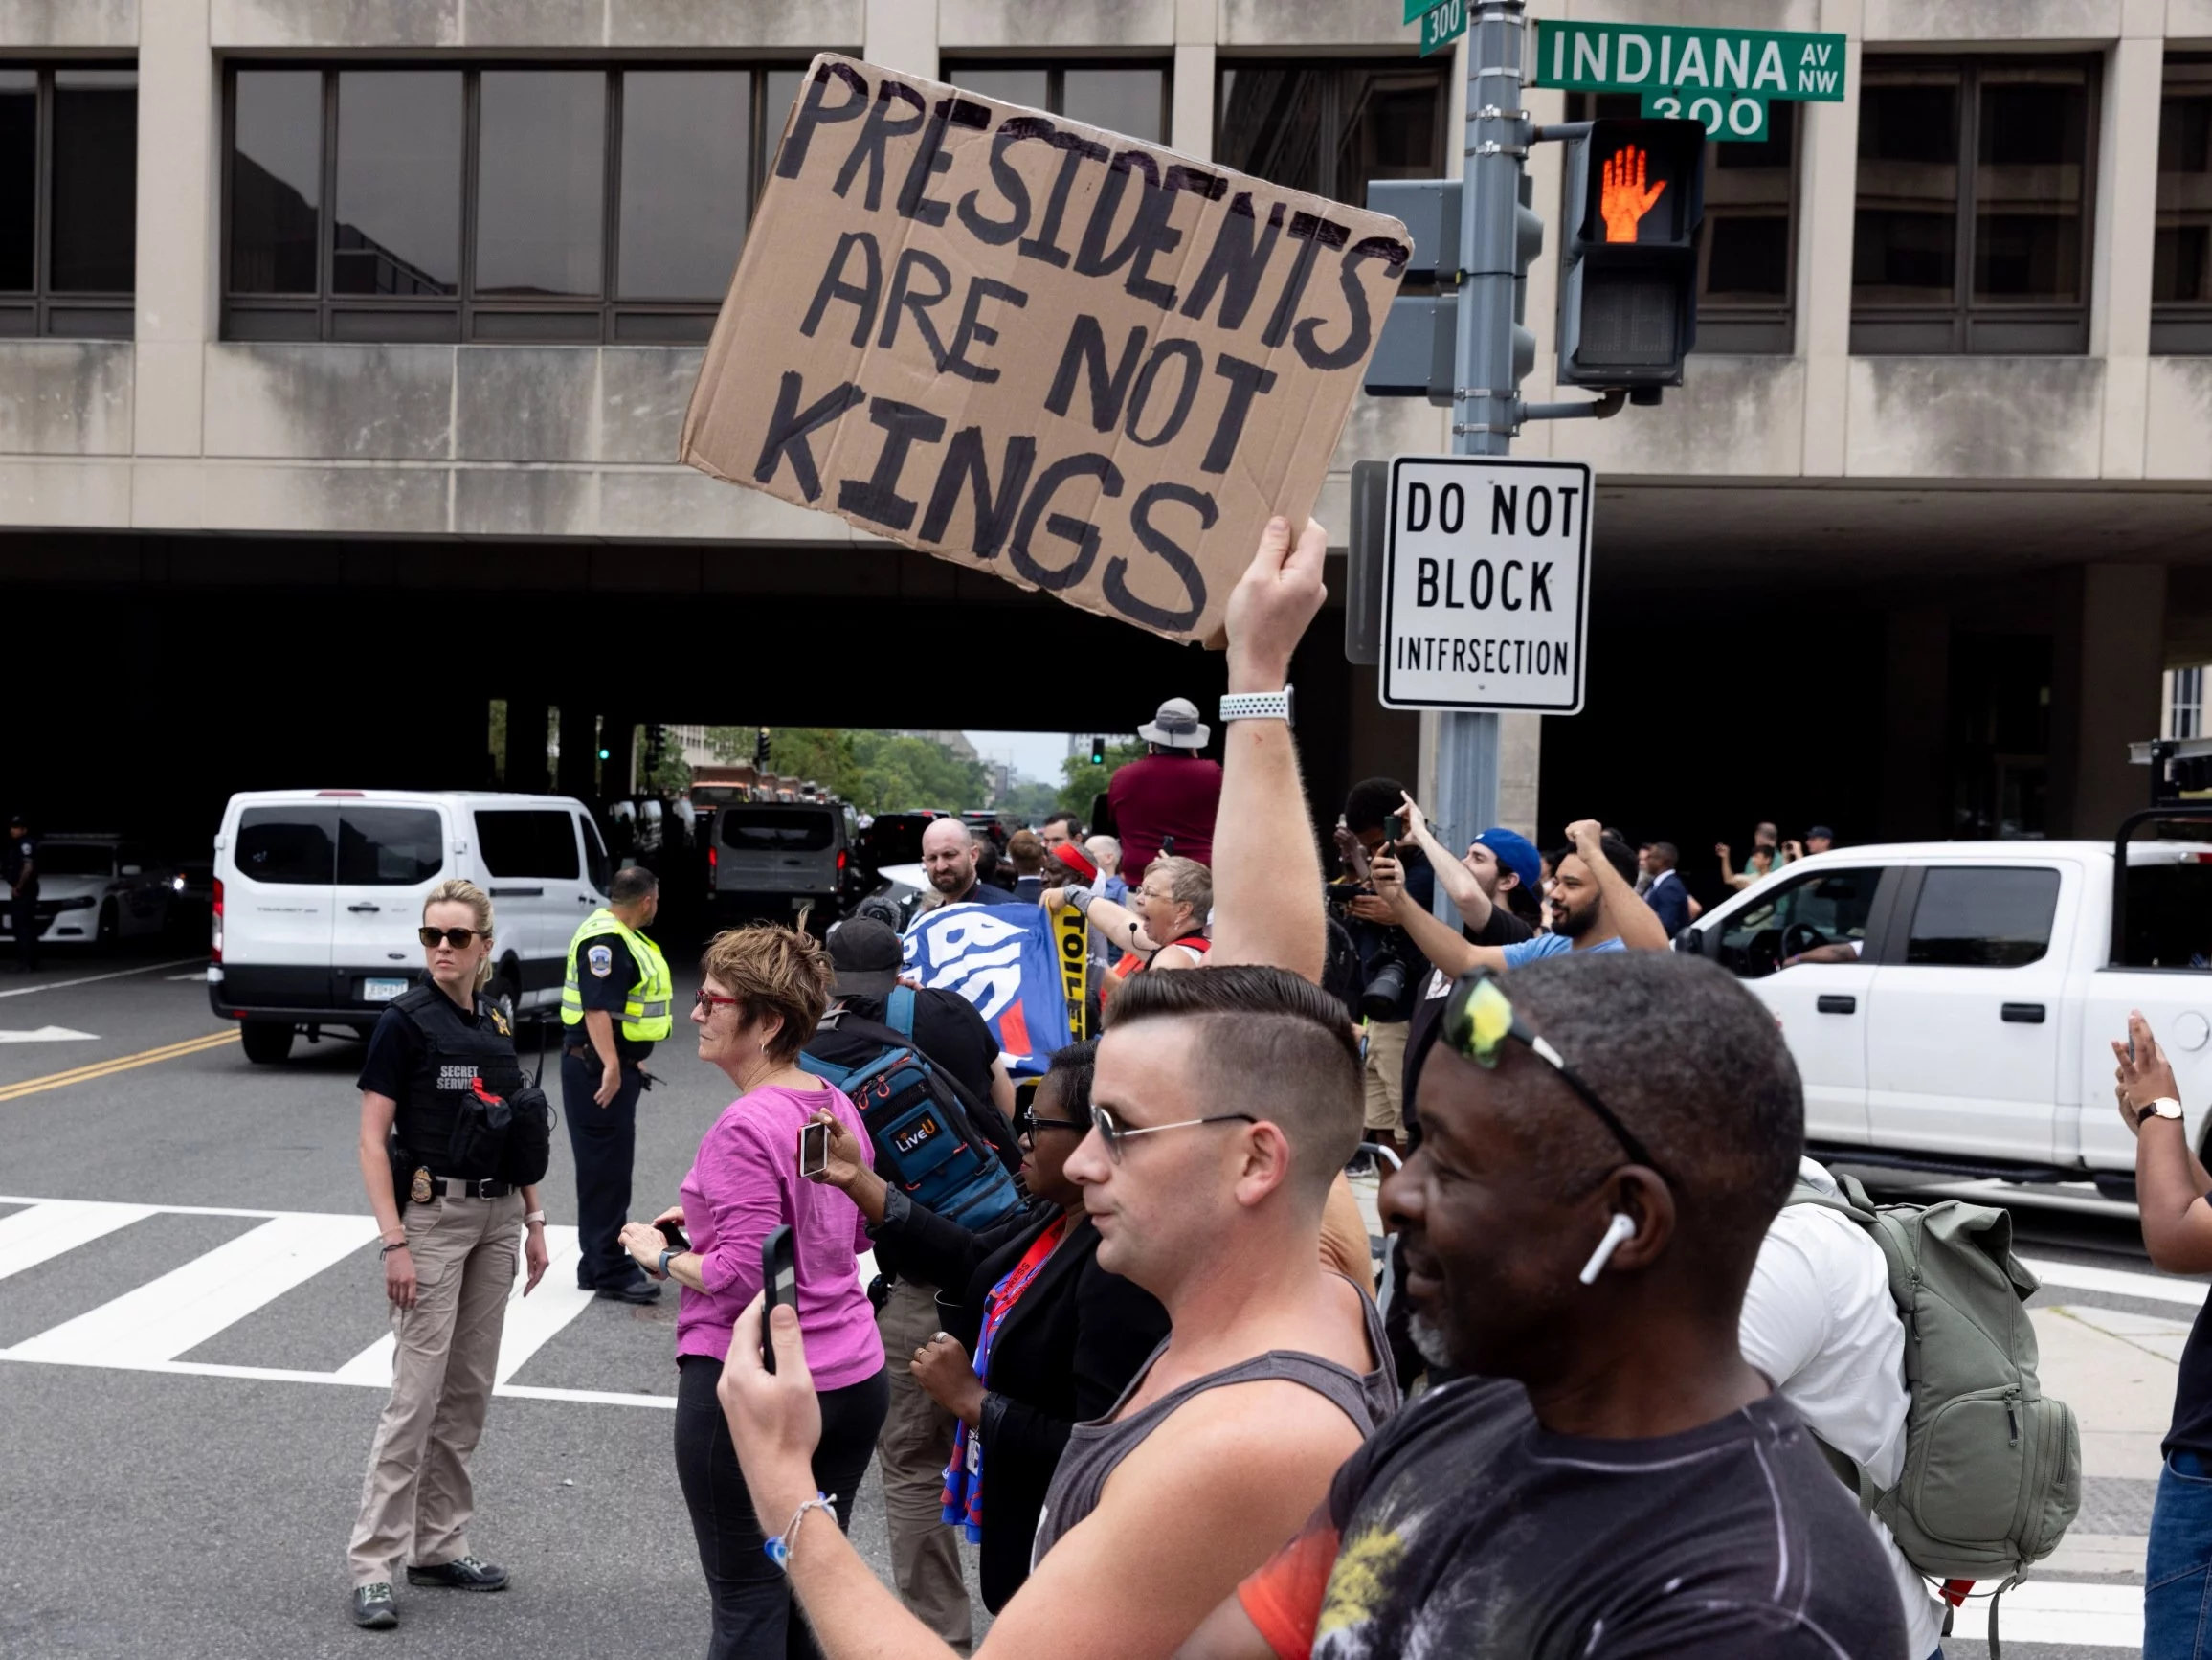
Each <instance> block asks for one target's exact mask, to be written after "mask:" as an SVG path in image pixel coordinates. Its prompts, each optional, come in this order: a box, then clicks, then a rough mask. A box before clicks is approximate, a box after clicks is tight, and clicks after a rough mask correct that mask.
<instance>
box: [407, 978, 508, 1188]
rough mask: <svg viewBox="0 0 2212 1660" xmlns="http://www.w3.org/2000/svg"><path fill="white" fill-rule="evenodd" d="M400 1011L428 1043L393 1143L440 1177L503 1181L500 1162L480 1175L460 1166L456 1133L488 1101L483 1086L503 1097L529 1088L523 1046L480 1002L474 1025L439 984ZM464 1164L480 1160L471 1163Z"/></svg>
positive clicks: (420, 990) (417, 991)
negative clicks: (519, 1050) (518, 1053)
mask: <svg viewBox="0 0 2212 1660" xmlns="http://www.w3.org/2000/svg"><path fill="white" fill-rule="evenodd" d="M391 1006H392V1007H393V1008H395V1009H397V1010H398V1011H399V1013H400V1016H401V1018H402V1019H404V1020H405V1021H407V1022H408V1023H409V1024H410V1025H412V1026H413V1028H414V1030H415V1035H416V1036H417V1037H418V1038H420V1039H421V1040H422V1049H421V1054H420V1056H419V1058H418V1059H417V1060H416V1062H415V1066H414V1071H413V1075H412V1076H410V1077H409V1079H408V1081H407V1093H406V1094H405V1095H404V1096H402V1097H401V1098H400V1101H399V1110H398V1112H397V1113H396V1114H395V1116H394V1118H393V1122H392V1133H393V1138H394V1140H395V1141H396V1143H397V1145H398V1147H399V1148H400V1149H401V1150H402V1152H401V1156H402V1159H403V1161H405V1162H406V1163H408V1164H409V1165H411V1166H413V1165H425V1166H428V1167H429V1169H430V1171H431V1173H432V1174H433V1175H434V1176H457V1177H460V1178H464V1179H466V1180H471V1181H474V1180H479V1179H483V1178H493V1177H497V1176H498V1175H499V1174H500V1172H499V1169H498V1163H497V1157H496V1154H497V1149H496V1147H495V1148H494V1149H493V1150H492V1151H493V1154H494V1157H493V1158H492V1159H491V1161H489V1162H487V1163H485V1164H484V1167H483V1168H480V1169H469V1170H463V1169H458V1168H457V1167H456V1164H455V1161H454V1158H453V1153H452V1149H453V1146H454V1129H455V1126H456V1125H457V1124H458V1123H459V1122H460V1120H461V1119H462V1117H463V1116H464V1114H465V1112H466V1110H467V1109H468V1108H469V1107H470V1106H471V1105H473V1104H476V1103H478V1102H479V1101H480V1097H479V1096H478V1094H477V1090H476V1085H477V1084H478V1083H479V1081H480V1082H481V1083H482V1085H483V1088H484V1089H485V1090H486V1091H488V1092H489V1093H490V1094H492V1095H495V1096H499V1097H502V1098H505V1097H507V1096H511V1095H513V1094H514V1093H515V1091H516V1090H517V1089H519V1088H522V1086H523V1084H524V1082H525V1079H524V1075H523V1066H522V1063H521V1062H520V1061H519V1060H517V1059H516V1058H515V1043H514V1039H513V1037H512V1036H510V1035H509V1034H508V1032H507V1030H506V1028H505V1025H504V1022H503V1018H502V1017H501V1016H500V1015H498V1014H497V1013H496V1012H495V1011H494V1010H493V1009H492V1008H491V1007H490V1006H489V1005H488V1004H486V1003H484V1002H482V1001H481V1000H479V1002H478V1004H477V1009H478V1015H477V1020H476V1021H475V1023H474V1024H471V1023H470V1022H469V1021H467V1020H465V1019H463V1018H462V1016H461V1012H460V1010H458V1008H456V1007H455V1006H454V1002H453V999H452V998H449V997H447V996H446V995H445V993H443V992H441V991H439V990H438V989H437V987H436V986H435V985H426V986H417V987H415V988H414V990H413V991H411V992H408V993H407V994H405V995H404V996H402V997H398V998H393V999H392V1002H391ZM464 1162H474V1161H467V1160H464Z"/></svg>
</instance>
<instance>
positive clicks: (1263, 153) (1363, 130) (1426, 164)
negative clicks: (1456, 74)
mask: <svg viewBox="0 0 2212 1660" xmlns="http://www.w3.org/2000/svg"><path fill="white" fill-rule="evenodd" d="M1446 107H1447V106H1446V97H1445V90H1444V72H1443V69H1442V68H1441V66H1438V65H1429V66H1426V67H1423V66H1419V65H1416V64H1411V63H1408V62H1406V61H1405V60H1404V59H1402V58H1399V59H1396V60H1393V61H1390V62H1386V63H1368V64H1353V65H1350V66H1346V67H1327V66H1324V65H1321V64H1315V63H1308V62H1304V61H1297V62H1285V61H1281V60H1278V61H1276V62H1272V63H1267V62H1258V63H1229V64H1224V65H1223V66H1222V68H1221V79H1220V86H1219V96H1218V98H1217V99H1216V100H1215V101H1214V110H1215V118H1214V119H1215V130H1214V159H1215V160H1216V161H1218V162H1219V163H1220V164H1221V165H1222V166H1223V167H1228V168H1237V169H1238V170H1239V171H1240V172H1246V173H1251V174H1253V175H1254V176H1256V177H1258V178H1262V179H1265V180H1266V181H1267V182H1268V183H1269V184H1274V185H1281V186H1282V187H1283V188H1284V189H1285V190H1292V191H1310V192H1311V193H1312V194H1314V195H1317V196H1323V197H1326V198H1328V199H1329V201H1332V202H1345V203H1348V204H1350V205H1351V206H1352V207H1355V208H1363V207H1365V206H1366V205H1367V187H1368V185H1369V184H1370V183H1371V182H1372V181H1374V180H1375V179H1436V178H1441V177H1442V176H1443V170H1444V123H1445V120H1446Z"/></svg>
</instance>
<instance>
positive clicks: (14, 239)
mask: <svg viewBox="0 0 2212 1660" xmlns="http://www.w3.org/2000/svg"><path fill="white" fill-rule="evenodd" d="M37 250H38V74H37V72H36V71H35V70H30V69H0V290H11V291H14V292H18V293H21V292H25V291H28V290H29V289H31V288H33V287H34V286H35V285H36V276H35V266H34V258H35V257H36V254H37Z"/></svg>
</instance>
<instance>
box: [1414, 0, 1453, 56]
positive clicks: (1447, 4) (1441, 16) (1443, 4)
mask: <svg viewBox="0 0 2212 1660" xmlns="http://www.w3.org/2000/svg"><path fill="white" fill-rule="evenodd" d="M1405 3H1406V5H1407V7H1408V8H1409V9H1410V8H1411V7H1412V6H1413V5H1414V4H1415V0H1405ZM1407 21H1408V22H1411V21H1412V19H1411V18H1408V19H1407ZM1466 32H1467V0H1436V5H1435V6H1434V7H1433V8H1432V9H1431V10H1429V11H1424V12H1422V13H1421V20H1420V55H1421V56H1423V57H1426V56H1428V55H1429V54H1430V53H1432V52H1441V51H1442V50H1443V49H1444V48H1445V47H1447V46H1449V45H1450V44H1451V43H1452V42H1453V41H1455V40H1457V39H1458V38H1459V37H1460V36H1461V35H1463V34H1465V33H1466Z"/></svg>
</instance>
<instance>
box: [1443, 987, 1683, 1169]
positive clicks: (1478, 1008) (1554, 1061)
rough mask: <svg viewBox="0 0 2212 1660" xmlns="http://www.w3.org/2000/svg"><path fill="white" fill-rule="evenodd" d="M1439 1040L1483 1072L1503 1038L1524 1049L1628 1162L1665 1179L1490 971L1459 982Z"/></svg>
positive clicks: (1654, 1161)
mask: <svg viewBox="0 0 2212 1660" xmlns="http://www.w3.org/2000/svg"><path fill="white" fill-rule="evenodd" d="M1440 1036H1441V1038H1442V1040H1443V1041H1444V1042H1445V1043H1448V1044H1450V1045H1451V1047H1452V1050H1453V1051H1454V1052H1455V1053H1456V1054H1460V1055H1463V1056H1464V1057H1466V1059H1468V1060H1470V1061H1472V1062H1474V1064H1475V1065H1476V1066H1480V1067H1482V1068H1483V1069H1484V1070H1485V1071H1492V1070H1495V1069H1496V1067H1497V1065H1498V1052H1499V1051H1500V1050H1501V1049H1503V1048H1504V1047H1505V1045H1506V1040H1507V1039H1508V1038H1511V1039H1513V1040H1514V1041H1515V1042H1517V1043H1523V1044H1525V1045H1527V1047H1528V1048H1529V1049H1530V1051H1531V1053H1533V1054H1534V1055H1535V1057H1536V1058H1537V1059H1538V1060H1540V1061H1542V1062H1543V1063H1544V1064H1545V1065H1546V1066H1550V1067H1551V1068H1552V1070H1553V1071H1554V1072H1556V1073H1558V1074H1559V1076H1560V1077H1561V1078H1563V1079H1564V1080H1566V1083H1567V1087H1568V1088H1570V1089H1572V1090H1574V1091H1575V1094H1576V1095H1577V1096H1579V1097H1580V1098H1581V1101H1582V1105H1583V1106H1585V1107H1587V1108H1589V1109H1590V1110H1591V1111H1593V1112H1595V1113H1596V1114H1597V1115H1598V1121H1599V1122H1600V1123H1602V1124H1603V1125H1604V1126H1605V1128H1606V1129H1608V1130H1610V1131H1612V1132H1613V1138H1614V1139H1615V1140H1616V1141H1618V1142H1620V1146H1621V1148H1622V1150H1623V1151H1624V1152H1626V1153H1627V1155H1628V1156H1629V1157H1630V1158H1631V1159H1633V1160H1634V1161H1635V1162H1636V1163H1638V1164H1641V1165H1643V1166H1645V1167H1646V1168H1647V1169H1650V1170H1654V1171H1657V1172H1658V1173H1659V1174H1660V1175H1661V1176H1663V1177H1664V1176H1665V1174H1666V1172H1665V1170H1664V1169H1661V1167H1660V1163H1659V1160H1657V1159H1656V1158H1654V1157H1652V1156H1651V1150H1650V1149H1649V1148H1647V1147H1645V1146H1644V1145H1643V1143H1642V1142H1641V1141H1639V1140H1638V1139H1637V1138H1636V1135H1635V1133H1634V1132H1632V1131H1631V1130H1630V1129H1629V1128H1628V1126H1627V1125H1625V1124H1623V1123H1621V1122H1620V1117H1619V1115H1618V1114H1617V1113H1615V1112H1614V1110H1613V1109H1612V1108H1610V1107H1608V1106H1606V1105H1605V1103H1604V1102H1603V1101H1602V1100H1600V1099H1599V1098H1598V1091H1597V1090H1595V1089H1593V1088H1590V1086H1589V1085H1587V1084H1585V1083H1584V1082H1582V1080H1581V1079H1580V1078H1579V1077H1577V1076H1576V1075H1575V1068H1574V1067H1572V1066H1568V1065H1567V1063H1566V1062H1565V1061H1564V1060H1562V1059H1561V1058H1560V1055H1559V1051H1558V1050H1556V1049H1554V1048H1553V1047H1552V1045H1551V1044H1550V1043H1546V1042H1545V1041H1544V1040H1543V1039H1542V1038H1540V1037H1538V1036H1537V1035H1536V1034H1535V1033H1534V1032H1533V1031H1531V1030H1530V1028H1529V1022H1528V1021H1525V1020H1523V1019H1522V1018H1521V1016H1520V1015H1519V1013H1518V1012H1516V1011H1515V1009H1514V1007H1513V1003H1512V999H1511V998H1508V997H1507V996H1506V993H1505V989H1504V988H1503V987H1501V986H1500V985H1499V984H1498V982H1497V981H1496V980H1494V979H1492V978H1491V977H1490V973H1489V970H1487V969H1476V970H1475V971H1474V972H1473V973H1472V974H1464V975H1462V976H1460V977H1459V980H1458V982H1457V983H1456V984H1455V985H1454V986H1453V987H1452V993H1451V997H1450V998H1449V999H1448V1000H1447V1001H1446V1002H1445V1004H1444V1023H1443V1030H1442V1032H1441V1034H1440Z"/></svg>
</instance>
